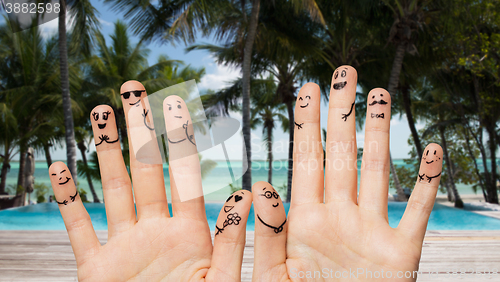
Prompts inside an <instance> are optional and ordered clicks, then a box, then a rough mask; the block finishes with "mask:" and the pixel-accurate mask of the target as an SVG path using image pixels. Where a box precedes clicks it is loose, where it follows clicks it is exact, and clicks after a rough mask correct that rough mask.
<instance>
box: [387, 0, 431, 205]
mask: <svg viewBox="0 0 500 282" xmlns="http://www.w3.org/2000/svg"><path fill="white" fill-rule="evenodd" d="M383 2H384V3H385V4H386V5H387V7H389V8H390V9H391V11H392V13H393V17H394V22H393V24H392V26H391V29H390V31H389V37H388V40H387V42H388V43H392V44H393V45H395V47H396V50H395V55H394V60H393V64H392V69H391V72H390V77H389V83H388V87H387V91H388V92H389V93H390V94H391V96H393V97H394V96H395V95H396V93H397V89H398V84H399V76H400V74H401V68H402V66H403V59H404V56H405V54H406V53H409V54H412V55H415V54H417V52H418V51H417V47H416V39H417V36H416V34H417V32H418V30H421V29H423V27H424V26H425V24H426V20H427V19H428V18H430V15H431V14H432V13H434V12H435V11H434V6H433V5H436V6H437V5H438V4H439V3H436V2H439V1H434V2H432V1H429V0H383ZM403 92H404V91H403ZM403 94H407V92H404V93H403ZM405 100H406V101H408V103H409V98H408V97H406V98H405ZM405 109H409V107H405ZM406 115H407V117H408V120H409V126H410V129H411V131H412V133H413V134H414V135H413V136H414V139H415V140H418V135H415V134H416V132H417V131H416V129H415V123H414V122H413V117H412V113H411V111H407V112H406ZM416 144H417V150H418V154H419V156H422V148H421V146H419V145H418V144H420V142H419V141H418V142H417V143H416ZM390 167H391V174H392V175H393V179H394V185H395V187H396V191H397V194H398V200H400V201H405V200H406V197H405V196H404V191H403V189H402V188H401V184H400V182H399V179H398V176H397V173H396V169H395V167H394V163H393V161H392V156H391V157H390Z"/></svg>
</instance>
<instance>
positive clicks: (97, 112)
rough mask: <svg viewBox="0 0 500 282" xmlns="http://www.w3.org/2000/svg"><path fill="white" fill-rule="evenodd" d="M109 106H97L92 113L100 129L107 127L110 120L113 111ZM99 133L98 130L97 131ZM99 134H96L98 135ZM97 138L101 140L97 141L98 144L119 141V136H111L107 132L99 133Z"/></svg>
mask: <svg viewBox="0 0 500 282" xmlns="http://www.w3.org/2000/svg"><path fill="white" fill-rule="evenodd" d="M108 109H109V107H108V108H103V107H102V106H97V107H96V108H95V109H94V110H93V111H92V113H91V119H92V120H93V122H95V123H96V124H97V128H99V129H100V130H102V129H105V128H106V126H107V125H108V120H109V118H110V117H111V115H112V114H113V112H112V111H110V110H108ZM95 133H97V131H95ZM97 135H98V134H96V136H97ZM97 138H99V141H98V142H97V141H96V144H95V145H96V146H99V145H101V144H102V143H108V144H113V143H116V142H118V140H119V139H118V136H117V137H116V138H113V139H112V138H110V137H109V136H108V135H107V134H104V133H102V134H101V135H99V136H98V137H97Z"/></svg>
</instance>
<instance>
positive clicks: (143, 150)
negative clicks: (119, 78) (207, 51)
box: [49, 81, 252, 282]
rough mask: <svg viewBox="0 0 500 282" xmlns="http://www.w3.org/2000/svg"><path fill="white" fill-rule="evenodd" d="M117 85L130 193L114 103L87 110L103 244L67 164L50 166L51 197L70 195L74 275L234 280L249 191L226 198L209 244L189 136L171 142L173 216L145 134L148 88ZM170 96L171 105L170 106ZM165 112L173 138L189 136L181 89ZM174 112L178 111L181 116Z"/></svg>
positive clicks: (149, 129)
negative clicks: (100, 196) (123, 117)
mask: <svg viewBox="0 0 500 282" xmlns="http://www.w3.org/2000/svg"><path fill="white" fill-rule="evenodd" d="M121 93H122V101H123V104H124V111H125V115H126V120H127V127H128V134H129V136H128V138H129V141H130V144H129V147H130V171H131V174H132V180H133V183H134V194H133V195H132V186H131V181H130V178H129V175H128V173H127V170H126V167H125V164H124V161H123V157H122V151H121V147H120V142H117V141H118V140H119V138H118V133H117V128H116V122H115V115H114V112H113V110H112V109H111V107H109V106H105V105H101V106H97V107H96V108H94V109H93V110H92V113H91V121H92V127H93V131H94V139H95V142H96V144H99V145H97V146H96V150H97V154H98V157H99V166H100V170H101V178H102V187H103V194H104V200H105V206H106V216H107V220H108V242H107V244H106V245H103V246H101V244H100V243H99V241H98V240H97V237H96V234H95V232H94V230H93V227H92V224H91V221H90V217H89V214H88V213H87V211H86V210H85V207H84V206H83V204H82V202H81V199H80V197H79V196H76V195H75V191H76V188H75V184H74V182H73V179H72V178H71V174H70V173H69V170H68V168H67V167H66V165H64V164H63V163H61V162H57V163H54V164H53V165H52V166H51V167H50V169H49V172H50V174H51V182H52V187H53V189H54V194H55V197H56V198H57V200H58V201H59V202H60V203H62V202H63V200H64V201H66V202H67V204H60V205H59V208H60V211H61V214H62V216H63V219H64V223H65V225H66V229H67V230H68V235H69V238H70V241H71V246H72V247H73V252H74V254H75V257H76V262H77V266H78V278H79V281H126V280H134V281H160V280H161V281H175V282H177V281H239V280H240V277H241V264H242V259H243V249H244V245H245V233H246V230H245V226H246V221H247V218H248V212H249V209H250V205H251V203H252V196H251V193H250V192H248V191H238V192H236V193H235V194H234V195H233V196H234V197H233V196H231V197H230V199H228V201H227V202H226V204H225V207H224V208H223V209H222V210H221V212H220V215H219V219H218V221H217V225H218V226H219V227H221V229H223V232H219V233H220V234H217V235H216V236H215V239H214V247H213V249H212V241H211V237H210V230H209V227H208V224H207V219H206V214H205V204H204V200H203V196H202V193H203V192H202V188H201V176H200V164H199V158H198V154H197V151H196V146H195V145H194V144H193V143H192V141H193V142H194V138H192V139H190V140H187V139H186V140H184V141H179V142H176V143H173V142H169V144H168V146H169V148H170V152H171V153H170V156H169V157H170V166H169V174H170V176H171V177H170V184H171V191H172V210H173V214H174V216H173V217H171V216H170V213H169V210H168V203H167V198H166V193H165V186H164V177H163V166H162V163H161V157H160V153H159V149H158V145H157V143H156V142H149V141H152V140H154V139H155V138H156V136H155V132H154V124H153V120H152V119H150V117H148V116H147V115H146V114H145V113H146V112H147V111H148V110H149V109H150V106H149V103H148V101H147V98H146V92H145V89H144V87H143V85H142V84H141V83H139V82H137V81H129V82H126V83H125V84H124V85H123V86H122V88H121ZM136 94H137V95H136ZM168 104H174V105H175V108H174V109H173V110H175V114H173V111H172V107H169V106H168ZM164 115H165V124H166V128H167V132H169V138H170V139H175V140H181V139H183V138H186V135H188V131H189V132H190V133H191V134H189V135H192V126H190V127H189V128H182V125H183V124H186V123H187V122H189V124H191V118H190V116H189V112H188V110H187V108H186V104H185V103H184V101H183V100H182V99H181V98H180V97H178V96H169V97H168V98H166V99H165V101H164ZM175 116H181V117H182V121H181V118H176V117H175ZM179 127H180V128H181V129H180V130H177V129H178V128H179ZM183 134H184V135H183ZM102 136H106V137H107V138H102ZM183 136H184V137H183ZM177 137H180V138H178V139H177ZM100 142H102V143H100ZM134 146H135V148H136V150H134ZM138 159H139V160H138ZM172 172H173V174H172ZM174 178H175V181H174ZM74 195H75V197H72V196H74ZM200 195H201V196H200ZM134 197H135V204H136V207H137V217H136V210H135V208H134ZM191 198H192V199H191ZM183 199H189V200H183ZM181 200H183V201H181ZM229 207H230V208H229ZM228 210H229V211H228ZM226 221H228V224H225V222H226ZM236 222H237V223H236Z"/></svg>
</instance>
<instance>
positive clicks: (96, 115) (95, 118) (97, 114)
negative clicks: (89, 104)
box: [92, 113, 99, 121]
mask: <svg viewBox="0 0 500 282" xmlns="http://www.w3.org/2000/svg"><path fill="white" fill-rule="evenodd" d="M92 117H94V120H95V121H98V120H99V113H92Z"/></svg>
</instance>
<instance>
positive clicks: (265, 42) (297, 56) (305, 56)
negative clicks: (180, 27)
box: [187, 1, 326, 195]
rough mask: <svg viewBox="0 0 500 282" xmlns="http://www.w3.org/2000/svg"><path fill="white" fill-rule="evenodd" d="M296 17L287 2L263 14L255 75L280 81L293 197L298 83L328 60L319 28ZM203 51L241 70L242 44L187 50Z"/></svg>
mask: <svg viewBox="0 0 500 282" xmlns="http://www.w3.org/2000/svg"><path fill="white" fill-rule="evenodd" d="M290 15H294V7H293V5H291V4H290V3H287V2H284V1H279V2H278V1H276V2H275V3H274V4H273V5H271V3H268V4H267V5H264V6H263V7H262V10H261V18H260V25H261V26H262V28H259V31H258V33H257V35H256V36H257V37H256V41H255V47H254V50H255V54H254V55H253V57H254V60H253V66H252V72H253V73H260V72H268V73H270V74H272V75H273V76H274V77H275V78H276V79H277V80H278V86H277V91H276V96H275V97H274V100H277V101H279V103H282V104H285V105H286V109H287V115H288V117H287V118H288V120H289V129H288V133H289V136H290V138H289V141H290V142H289V144H290V145H289V148H288V150H289V151H288V194H287V195H291V192H290V191H291V180H292V168H293V129H294V123H293V119H294V112H293V111H294V103H295V92H296V91H297V87H296V83H297V82H299V81H302V80H303V79H306V78H307V75H306V73H307V70H308V68H309V67H310V65H311V64H313V62H317V61H320V60H323V61H324V60H326V58H325V57H324V56H323V53H322V51H321V50H320V49H319V47H318V46H319V42H320V39H319V38H317V37H315V36H314V34H315V31H316V30H317V29H318V26H319V25H318V24H317V23H315V22H312V21H311V19H310V17H309V15H308V14H305V13H302V14H299V15H296V16H290ZM194 49H203V50H208V51H209V52H211V53H212V54H213V55H214V57H215V58H216V61H217V62H218V63H223V64H226V65H234V66H241V59H240V51H239V50H240V49H239V41H237V38H235V39H234V40H233V41H231V42H228V43H225V44H223V45H222V46H216V45H211V44H205V45H193V46H191V47H189V48H188V49H187V50H188V51H190V50H194Z"/></svg>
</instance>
